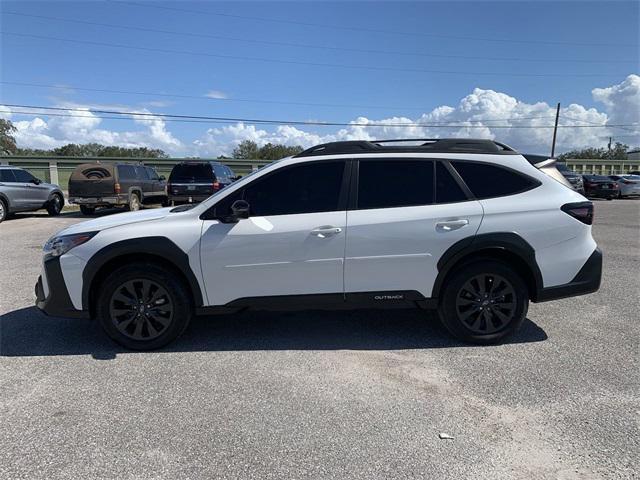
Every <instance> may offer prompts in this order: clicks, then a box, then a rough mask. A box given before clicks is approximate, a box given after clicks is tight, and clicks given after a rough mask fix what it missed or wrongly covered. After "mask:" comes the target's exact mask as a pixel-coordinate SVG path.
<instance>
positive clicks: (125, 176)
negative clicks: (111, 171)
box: [118, 165, 136, 180]
mask: <svg viewBox="0 0 640 480" xmlns="http://www.w3.org/2000/svg"><path fill="white" fill-rule="evenodd" d="M118 177H119V179H120V180H134V179H135V178H136V167H134V166H133V165H118Z"/></svg>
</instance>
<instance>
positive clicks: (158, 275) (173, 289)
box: [96, 264, 192, 350]
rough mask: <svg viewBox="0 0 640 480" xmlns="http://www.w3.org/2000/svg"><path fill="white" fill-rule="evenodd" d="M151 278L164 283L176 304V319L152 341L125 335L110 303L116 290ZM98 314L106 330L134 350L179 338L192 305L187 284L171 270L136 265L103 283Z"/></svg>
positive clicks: (119, 270) (158, 346) (125, 268)
mask: <svg viewBox="0 0 640 480" xmlns="http://www.w3.org/2000/svg"><path fill="white" fill-rule="evenodd" d="M135 279H147V280H152V281H154V282H156V283H158V284H159V285H161V286H163V287H164V288H165V289H166V290H167V293H168V294H169V296H170V297H171V301H172V303H173V305H174V312H173V319H172V320H171V324H170V325H169V327H168V328H167V329H166V330H165V332H164V333H163V334H162V335H160V336H159V337H157V338H154V339H153V340H148V341H144V340H134V339H132V338H129V337H127V336H126V335H124V334H122V333H121V332H120V331H119V330H118V329H117V328H116V326H115V325H114V324H113V322H112V320H111V315H110V313H109V304H110V301H111V296H112V295H113V293H114V292H115V290H116V289H117V288H118V287H120V286H121V285H122V284H123V283H125V282H127V281H130V280H135ZM96 307H97V308H96V314H97V317H98V321H99V322H100V325H101V326H102V328H103V330H104V331H105V332H106V333H107V335H109V337H111V338H112V339H113V340H114V341H116V342H117V343H119V344H120V345H122V346H124V347H126V348H129V349H132V350H154V349H157V348H160V347H162V346H164V345H166V344H168V343H170V342H171V341H173V340H175V339H176V338H177V337H179V336H180V335H181V334H182V333H183V332H184V330H185V329H186V328H187V326H188V325H189V322H190V320H191V316H192V307H191V302H190V298H189V294H188V291H187V289H186V287H185V286H184V284H183V283H182V282H181V281H180V280H179V279H178V278H176V277H175V275H174V274H173V273H172V272H169V271H167V270H165V269H163V268H160V267H158V266H156V265H153V264H134V265H129V266H125V267H120V268H118V269H116V270H115V271H114V272H113V273H111V274H110V275H109V276H108V277H107V278H106V279H105V281H104V282H103V283H102V285H101V286H100V294H99V296H98V298H97V305H96Z"/></svg>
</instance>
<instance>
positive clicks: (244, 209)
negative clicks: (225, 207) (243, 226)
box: [231, 200, 250, 220]
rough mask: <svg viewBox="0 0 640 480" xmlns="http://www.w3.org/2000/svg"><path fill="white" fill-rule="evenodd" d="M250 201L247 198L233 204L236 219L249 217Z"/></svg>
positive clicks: (232, 212)
mask: <svg viewBox="0 0 640 480" xmlns="http://www.w3.org/2000/svg"><path fill="white" fill-rule="evenodd" d="M249 209H250V207H249V202H247V201H246V200H236V201H235V202H233V203H232V204H231V215H232V216H233V218H235V219H236V220H240V219H241V218H249Z"/></svg>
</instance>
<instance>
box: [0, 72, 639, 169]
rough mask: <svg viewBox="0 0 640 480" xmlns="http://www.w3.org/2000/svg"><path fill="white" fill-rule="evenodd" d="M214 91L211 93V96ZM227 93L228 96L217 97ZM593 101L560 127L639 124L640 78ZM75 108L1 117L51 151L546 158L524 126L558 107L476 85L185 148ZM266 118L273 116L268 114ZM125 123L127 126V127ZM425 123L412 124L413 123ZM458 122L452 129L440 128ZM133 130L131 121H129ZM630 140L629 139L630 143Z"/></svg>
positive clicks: (585, 137) (573, 135)
mask: <svg viewBox="0 0 640 480" xmlns="http://www.w3.org/2000/svg"><path fill="white" fill-rule="evenodd" d="M210 93H212V92H210ZM215 93H222V92H215ZM592 95H593V99H594V101H595V102H596V103H599V104H601V105H602V108H601V109H596V108H593V107H591V108H587V107H585V106H583V105H579V104H570V105H567V106H565V107H563V108H562V109H561V112H560V113H561V125H594V124H595V125H606V124H621V123H622V124H633V123H639V122H640V76H638V75H629V76H628V77H627V78H626V79H624V80H623V81H622V82H621V83H619V84H616V85H612V86H609V87H605V88H595V89H593V91H592ZM65 105H67V106H69V105H72V107H71V108H75V109H76V110H75V111H74V115H77V117H47V116H46V115H41V116H40V117H36V118H34V119H30V120H22V118H24V117H22V116H20V114H19V113H16V112H15V111H14V112H12V111H11V109H10V108H7V107H3V106H2V105H0V116H3V117H4V118H12V121H14V124H15V125H16V128H17V132H16V140H17V143H18V145H19V146H22V147H35V148H51V146H59V145H64V144H66V143H85V142H99V143H104V144H110V145H121V146H127V147H138V146H147V147H152V148H161V149H163V150H165V151H166V152H167V153H169V154H171V155H199V156H203V157H205V156H217V155H220V154H226V155H229V154H230V153H231V151H232V150H233V148H234V147H235V146H236V145H238V144H239V143H240V142H241V141H243V140H252V141H255V142H256V143H257V144H258V145H264V144H266V143H269V142H270V143H282V144H286V145H301V146H303V147H309V146H312V145H315V144H318V143H324V142H330V141H336V140H356V139H362V140H372V139H379V138H438V137H480V138H492V139H496V140H500V141H502V142H504V143H507V144H509V145H511V146H513V147H515V148H517V149H519V150H521V151H524V152H531V153H545V152H548V151H549V149H550V143H551V136H552V130H551V129H550V128H539V129H532V128H522V127H525V126H531V125H533V126H538V127H549V126H551V125H552V124H553V120H554V116H555V106H554V105H549V104H547V103H545V102H536V103H526V102H522V101H520V100H518V99H516V98H514V97H512V96H510V95H508V94H506V93H503V92H497V91H494V90H490V89H480V88H476V89H474V90H473V92H471V93H470V94H468V95H466V96H465V97H463V98H462V99H461V100H460V101H459V102H458V104H457V105H455V106H449V105H441V106H439V107H437V108H434V109H433V110H431V111H430V112H427V113H423V114H422V115H420V116H418V117H417V118H408V117H402V116H396V117H389V118H382V119H371V118H368V117H364V116H361V117H358V118H355V119H353V120H352V121H351V122H349V123H350V124H349V125H348V126H345V127H342V128H338V129H335V128H333V129H330V127H314V126H308V127H304V128H302V127H298V126H293V125H282V126H277V127H273V126H261V125H252V124H246V123H236V124H233V125H226V126H223V127H216V128H209V129H208V130H206V132H204V133H203V134H200V135H199V136H197V139H196V140H195V141H191V142H190V143H185V142H183V141H181V140H180V139H178V138H177V137H176V136H175V135H174V134H173V133H172V132H171V131H169V130H168V129H167V124H166V122H165V121H164V120H163V119H162V117H158V116H156V115H153V114H152V113H151V112H150V111H149V110H148V109H146V108H145V109H137V110H135V112H138V113H148V114H149V116H145V117H138V116H135V117H132V123H133V124H134V125H137V126H139V127H140V128H137V129H134V130H125V131H120V130H118V131H115V130H108V129H105V128H103V127H102V125H103V120H102V119H100V118H99V117H98V116H97V115H96V114H94V113H92V112H90V111H88V108H102V109H105V110H117V111H132V108H131V107H127V106H123V105H116V106H113V105H111V106H94V105H91V106H89V105H78V104H68V103H67V104H65ZM264 116H268V115H267V114H266V113H265V115H264ZM123 123H124V122H123ZM416 123H417V124H419V125H407V124H416ZM448 123H454V124H456V125H457V126H456V127H454V128H439V126H440V125H442V124H448ZM129 125H130V124H129ZM630 130H631V131H628V130H627V131H625V130H620V129H615V128H613V127H612V128H571V129H569V128H561V129H560V130H559V134H558V148H557V150H558V151H559V152H562V151H566V150H570V149H572V148H579V147H584V146H598V145H601V146H604V145H605V144H606V140H605V138H606V137H607V136H609V135H612V136H614V137H615V136H616V135H625V136H629V135H636V136H635V138H629V139H628V143H632V144H634V145H636V144H637V143H638V141H640V125H637V126H635V127H630ZM625 140H627V138H625Z"/></svg>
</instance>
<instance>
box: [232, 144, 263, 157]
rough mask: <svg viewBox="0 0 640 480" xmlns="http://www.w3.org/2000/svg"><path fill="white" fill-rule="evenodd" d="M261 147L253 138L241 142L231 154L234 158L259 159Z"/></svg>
mask: <svg viewBox="0 0 640 480" xmlns="http://www.w3.org/2000/svg"><path fill="white" fill-rule="evenodd" d="M258 152H259V148H258V144H257V143H256V142H253V141H251V140H244V141H242V142H240V144H239V145H238V146H237V147H236V148H234V149H233V152H232V153H231V156H232V157H233V158H244V159H257V158H260V157H259V156H258Z"/></svg>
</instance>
